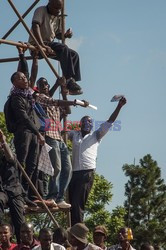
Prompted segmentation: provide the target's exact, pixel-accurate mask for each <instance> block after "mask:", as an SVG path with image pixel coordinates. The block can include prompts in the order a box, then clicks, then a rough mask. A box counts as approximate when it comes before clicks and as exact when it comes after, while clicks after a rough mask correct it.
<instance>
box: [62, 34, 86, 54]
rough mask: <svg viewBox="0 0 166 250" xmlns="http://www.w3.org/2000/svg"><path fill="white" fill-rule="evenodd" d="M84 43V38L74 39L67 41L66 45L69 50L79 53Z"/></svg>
mask: <svg viewBox="0 0 166 250" xmlns="http://www.w3.org/2000/svg"><path fill="white" fill-rule="evenodd" d="M83 42H84V38H83V37H80V38H72V39H66V44H67V46H68V47H69V48H71V49H73V50H76V51H78V50H79V48H80V47H81V45H82V43H83Z"/></svg>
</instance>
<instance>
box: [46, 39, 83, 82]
mask: <svg viewBox="0 0 166 250" xmlns="http://www.w3.org/2000/svg"><path fill="white" fill-rule="evenodd" d="M49 46H50V47H51V49H52V50H54V51H55V53H56V59H58V61H59V62H60V64H61V68H62V72H63V75H64V76H65V78H66V79H69V78H70V77H73V78H74V79H75V80H76V81H80V80H81V73H80V61H79V55H78V53H77V52H76V51H74V50H72V49H70V48H68V47H67V45H65V44H62V43H57V42H52V43H50V44H49Z"/></svg>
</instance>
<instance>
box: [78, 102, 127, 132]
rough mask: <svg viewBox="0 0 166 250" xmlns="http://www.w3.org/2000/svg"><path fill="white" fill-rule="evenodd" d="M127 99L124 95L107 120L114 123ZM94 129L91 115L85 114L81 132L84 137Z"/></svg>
mask: <svg viewBox="0 0 166 250" xmlns="http://www.w3.org/2000/svg"><path fill="white" fill-rule="evenodd" d="M126 102H127V100H126V98H125V97H122V98H121V99H120V101H119V103H118V105H117V107H116V109H115V110H114V112H113V113H112V115H111V116H110V117H109V119H108V120H107V122H110V123H113V122H114V121H115V120H116V118H117V116H118V114H119V112H120V110H121V108H122V107H123V106H124V105H125V104H126ZM91 130H92V118H91V117H90V116H84V117H83V118H82V119H81V134H82V137H84V136H85V135H87V134H89V133H90V132H91Z"/></svg>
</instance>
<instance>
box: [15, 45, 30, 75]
mask: <svg viewBox="0 0 166 250" xmlns="http://www.w3.org/2000/svg"><path fill="white" fill-rule="evenodd" d="M17 49H18V52H19V63H18V68H17V71H20V72H22V73H24V75H25V76H26V77H27V79H28V80H29V69H28V63H27V60H26V58H25V57H24V52H25V50H24V49H23V48H21V47H18V48H17Z"/></svg>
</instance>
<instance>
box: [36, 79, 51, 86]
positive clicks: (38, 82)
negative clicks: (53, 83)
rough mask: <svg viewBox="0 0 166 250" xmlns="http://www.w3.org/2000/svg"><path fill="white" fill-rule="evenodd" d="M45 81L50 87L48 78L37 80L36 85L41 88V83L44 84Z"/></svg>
mask: <svg viewBox="0 0 166 250" xmlns="http://www.w3.org/2000/svg"><path fill="white" fill-rule="evenodd" d="M43 81H44V82H45V84H46V85H49V84H48V82H47V79H46V78H44V77H40V78H39V79H38V80H37V82H36V85H37V87H38V88H39V87H40V83H41V82H43Z"/></svg>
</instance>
